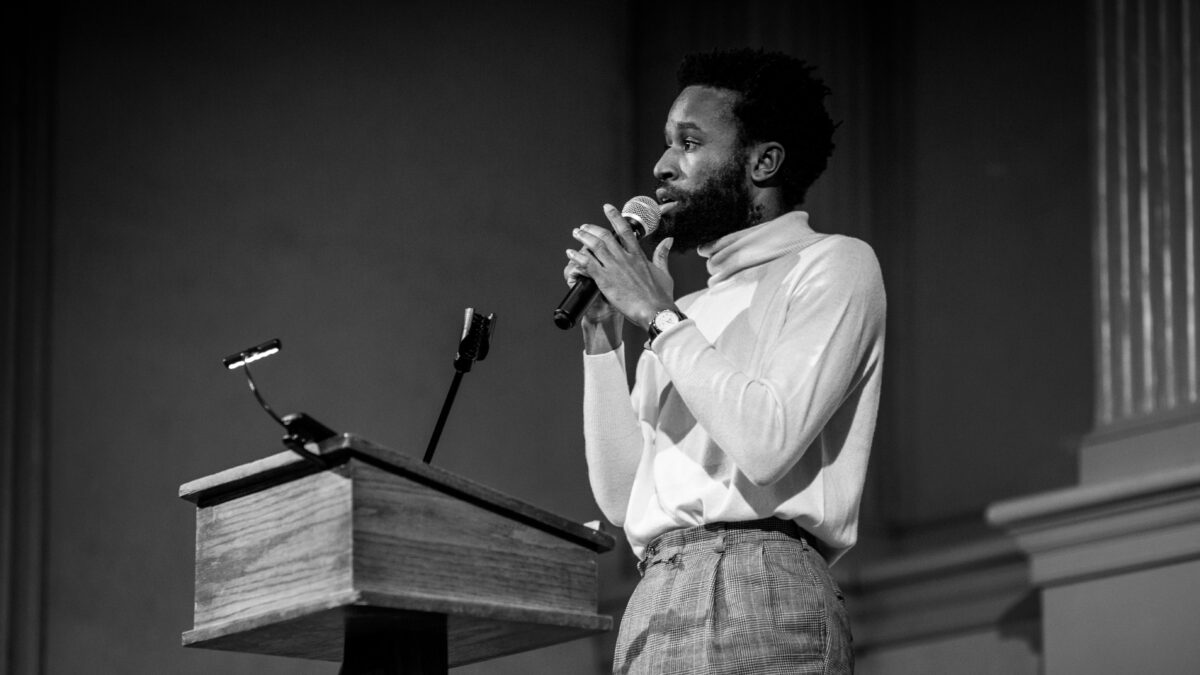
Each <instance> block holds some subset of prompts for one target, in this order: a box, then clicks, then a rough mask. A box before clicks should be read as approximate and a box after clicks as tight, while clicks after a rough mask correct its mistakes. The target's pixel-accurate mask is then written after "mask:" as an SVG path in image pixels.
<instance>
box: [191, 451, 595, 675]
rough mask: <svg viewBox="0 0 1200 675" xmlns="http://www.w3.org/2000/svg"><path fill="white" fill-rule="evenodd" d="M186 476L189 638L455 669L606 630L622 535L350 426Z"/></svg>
mask: <svg viewBox="0 0 1200 675" xmlns="http://www.w3.org/2000/svg"><path fill="white" fill-rule="evenodd" d="M318 454H319V457H320V460H321V462H319V463H318V462H315V461H312V460H311V459H305V458H304V457H302V456H300V455H298V454H296V453H292V452H281V453H279V454H277V455H273V456H270V457H267V458H265V459H262V460H259V461H256V462H252V463H249V464H245V465H243V466H239V467H235V468H232V469H229V470H226V471H222V472H220V473H217V474H214V475H211V476H208V477H206V478H201V479H199V480H195V481H192V482H190V483H187V484H185V485H183V486H181V487H180V489H179V494H180V496H181V497H182V498H184V499H186V500H188V501H190V502H193V503H195V504H196V598H195V616H194V627H193V628H192V630H189V631H187V632H185V633H184V634H183V644H184V645H185V646H188V647H205V648H209V649H222V650H230V651H240V652H253V653H257V654H275V655H280V656H292V657H299V658H306V659H320V660H325V661H341V662H342V673H344V674H345V675H349V674H351V673H376V672H378V673H445V672H446V671H447V669H448V668H449V667H450V666H458V665H465V664H468V663H474V662H476V661H482V660H485V659H490V658H493V657H497V656H503V655H506V654H514V653H517V652H522V651H526V650H529V649H534V648H537V647H543V646H546V645H551V644H555V643H558V642H565V641H567V640H573V639H575V638H579V637H584V636H587V635H591V634H593V633H598V632H602V631H606V630H609V629H610V628H611V627H612V619H611V618H610V617H608V616H601V615H598V614H596V604H597V588H596V586H597V580H596V555H597V554H598V553H601V552H603V551H607V550H609V549H611V548H612V546H613V539H612V537H611V536H609V535H607V534H605V533H602V532H597V531H595V530H592V529H590V528H588V527H585V526H583V525H580V524H578V523H574V522H571V521H568V520H566V519H564V518H561V517H558V516H555V515H553V514H550V513H547V512H545V511H543V510H541V509H538V508H536V507H534V506H531V505H529V504H525V503H523V502H521V501H518V500H516V499H513V498H512V497H508V496H506V495H503V494H501V493H499V492H496V491H494V490H490V489H488V488H485V487H483V486H481V485H478V484H476V483H473V482H471V481H469V480H466V479H465V478H462V477H460V476H456V475H454V474H452V473H450V472H448V471H445V470H443V469H439V468H436V467H432V466H429V465H427V464H424V463H422V462H420V461H419V460H417V459H416V458H414V457H410V456H408V455H406V454H403V453H400V452H395V451H393V450H389V449H387V448H383V447H380V446H378V445H374V444H372V443H369V442H367V441H365V440H363V439H361V438H357V437H355V436H353V435H349V434H345V435H341V436H336V437H334V438H331V439H328V440H327V441H324V442H323V443H321V444H320V448H319V453H318Z"/></svg>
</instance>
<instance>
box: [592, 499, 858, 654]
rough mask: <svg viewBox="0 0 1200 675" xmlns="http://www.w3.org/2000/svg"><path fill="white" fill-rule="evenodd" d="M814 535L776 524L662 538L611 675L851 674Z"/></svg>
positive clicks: (645, 561) (724, 526)
mask: <svg viewBox="0 0 1200 675" xmlns="http://www.w3.org/2000/svg"><path fill="white" fill-rule="evenodd" d="M808 536H809V535H808V534H807V533H805V532H804V531H803V530H801V529H800V528H799V527H797V526H796V524H795V523H793V522H791V521H785V520H780V519H777V518H770V519H767V520H759V521H753V522H748V523H714V524H710V525H703V526H700V527H693V528H688V529H684V530H673V531H671V532H667V533H665V534H663V535H661V536H659V537H657V538H656V539H655V540H654V541H652V542H650V545H649V546H647V547H646V550H645V552H644V554H643V556H642V560H641V562H639V563H638V571H639V572H641V573H642V580H641V582H640V583H638V586H637V588H636V589H635V590H634V592H633V596H632V597H631V598H630V599H629V606H628V607H627V608H626V609H625V616H624V618H623V619H622V620H621V630H620V633H619V634H618V636H617V650H616V654H615V656H614V659H613V672H614V673H639V674H646V675H667V674H669V673H679V674H680V675H702V674H709V675H713V674H716V673H753V674H755V675H770V674H772V673H781V674H783V673H786V674H788V675H796V674H800V673H813V674H817V673H819V674H821V675H841V674H848V673H853V672H854V655H853V652H852V651H851V637H850V623H849V621H848V619H847V617H846V609H845V606H844V604H843V600H842V594H841V591H840V590H839V589H838V587H837V585H836V584H835V583H834V581H833V578H832V577H831V576H830V575H829V568H828V566H827V565H826V564H825V559H824V558H823V557H821V554H820V553H818V552H817V551H816V550H815V549H813V548H812V546H811V545H810V544H809V542H808V540H807V537H808Z"/></svg>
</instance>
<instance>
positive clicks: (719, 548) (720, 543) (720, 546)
mask: <svg viewBox="0 0 1200 675" xmlns="http://www.w3.org/2000/svg"><path fill="white" fill-rule="evenodd" d="M713 551H716V552H717V553H724V552H725V533H724V532H722V533H720V534H718V535H717V541H716V543H714V544H713Z"/></svg>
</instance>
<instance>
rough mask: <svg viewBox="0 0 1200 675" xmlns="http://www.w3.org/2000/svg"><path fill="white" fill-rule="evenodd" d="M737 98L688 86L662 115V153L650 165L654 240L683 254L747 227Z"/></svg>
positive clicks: (748, 211) (748, 202)
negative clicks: (669, 241) (654, 184)
mask: <svg viewBox="0 0 1200 675" xmlns="http://www.w3.org/2000/svg"><path fill="white" fill-rule="evenodd" d="M736 96H737V94H735V93H733V92H730V91H728V90H724V89H714V88H712V87H699V86H695V87H688V88H686V89H684V90H683V91H682V92H681V93H680V94H679V97H678V98H676V99H675V103H674V105H672V106H671V111H670V113H668V115H667V124H666V128H665V130H664V131H665V134H666V145H667V147H666V150H664V151H663V154H662V157H661V158H660V159H659V160H658V163H657V164H655V165H654V176H655V177H656V178H658V181H659V189H658V191H657V192H656V196H657V197H658V201H659V203H660V204H662V205H663V206H662V209H663V210H662V221H661V223H660V225H659V230H658V233H657V235H656V236H657V237H658V238H664V237H675V243H674V245H673V246H672V249H673V250H676V251H686V250H689V249H693V248H696V247H697V246H701V245H703V244H707V243H710V242H713V241H716V240H717V239H720V238H721V237H723V236H725V235H726V234H729V233H730V232H737V231H738V230H742V229H745V228H747V227H749V226H750V225H752V224H753V222H754V221H753V210H752V207H753V204H752V202H751V198H750V189H749V183H748V182H747V177H746V150H745V148H743V147H742V144H741V142H740V139H739V138H738V127H737V121H736V120H735V119H734V117H733V103H734V101H735V100H736Z"/></svg>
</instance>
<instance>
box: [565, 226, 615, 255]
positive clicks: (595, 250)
mask: <svg viewBox="0 0 1200 675" xmlns="http://www.w3.org/2000/svg"><path fill="white" fill-rule="evenodd" d="M571 234H572V236H574V237H575V239H576V241H578V242H579V243H581V244H583V250H584V251H586V252H587V253H588V254H589V255H590V256H591V257H592V258H594V259H595V260H596V262H598V263H600V264H601V265H603V264H604V261H605V260H607V259H608V258H609V257H610V255H611V254H612V253H614V252H616V251H619V250H621V248H622V246H621V244H620V243H619V242H617V241H616V238H615V237H614V235H613V233H612V232H609V231H608V230H606V229H604V228H603V227H600V226H598V225H580V226H579V227H577V228H575V230H574V231H573V232H572V233H571ZM610 242H611V243H612V246H610V245H609V244H610Z"/></svg>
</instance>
